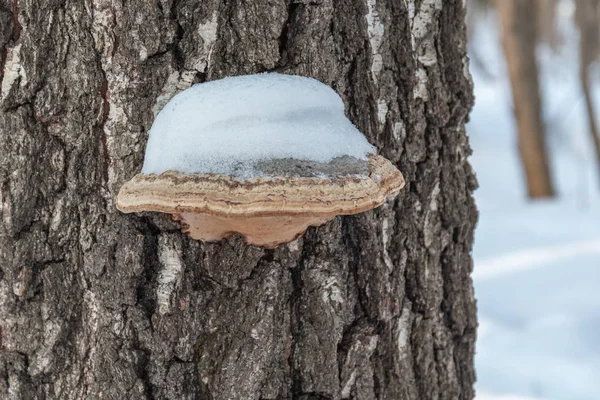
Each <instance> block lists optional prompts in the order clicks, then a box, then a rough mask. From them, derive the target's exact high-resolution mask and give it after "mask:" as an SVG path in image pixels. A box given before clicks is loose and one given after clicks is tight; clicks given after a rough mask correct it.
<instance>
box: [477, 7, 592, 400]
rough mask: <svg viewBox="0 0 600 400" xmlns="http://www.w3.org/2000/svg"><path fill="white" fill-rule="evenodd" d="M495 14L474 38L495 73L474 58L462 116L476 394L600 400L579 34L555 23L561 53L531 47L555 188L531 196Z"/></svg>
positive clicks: (523, 399)
mask: <svg viewBox="0 0 600 400" xmlns="http://www.w3.org/2000/svg"><path fill="white" fill-rule="evenodd" d="M562 3H565V4H566V3H569V2H567V1H563V2H562ZM562 3H561V4H562ZM562 9H563V10H564V9H565V7H562ZM562 14H565V13H563V12H562V11H561V16H563V17H564V15H562ZM495 22H496V20H495V17H494V15H493V14H492V15H490V16H489V17H487V19H486V20H485V21H483V22H482V23H481V24H480V25H479V27H478V28H477V30H476V35H474V41H473V42H472V43H471V46H473V47H472V48H473V49H475V50H476V51H477V53H478V55H479V57H480V58H481V59H482V60H483V61H484V63H485V66H486V67H487V68H488V69H489V70H490V72H491V73H492V75H493V76H495V77H496V79H493V80H492V79H489V78H487V76H486V75H485V74H483V73H482V70H481V68H478V64H476V63H472V64H471V70H472V72H473V78H474V81H475V88H476V97H477V103H476V105H475V109H474V111H473V113H472V115H471V122H470V123H469V125H468V132H469V136H470V141H471V145H472V147H473V151H474V153H473V156H472V157H471V159H470V161H471V163H472V164H473V166H474V169H475V172H476V173H477V177H478V180H479V183H480V189H479V190H478V191H477V192H476V199H477V203H478V207H479V209H480V221H479V224H478V227H477V231H476V240H475V249H474V258H475V270H474V274H473V278H474V283H475V294H476V297H477V305H478V312H479V323H480V326H479V332H478V341H477V354H476V372H477V380H478V382H477V384H476V389H477V400H597V399H600V379H599V377H600V290H599V287H600V186H599V183H600V177H598V176H597V166H596V164H595V160H594V154H593V149H592V146H591V142H590V140H589V133H588V131H587V122H586V116H585V113H584V103H583V99H582V97H581V92H580V91H579V83H578V80H577V79H578V77H577V72H578V66H577V63H576V62H574V60H577V53H576V51H577V46H578V45H577V34H576V33H575V31H574V29H573V27H572V26H570V24H565V23H564V21H563V22H562V23H561V25H562V29H563V30H564V31H565V35H566V36H565V41H564V45H563V47H562V48H561V53H560V54H559V55H558V56H557V55H552V54H551V53H550V51H548V50H547V49H541V51H540V54H539V56H540V60H542V61H543V65H544V68H543V71H542V76H543V78H542V79H543V82H544V87H543V93H544V99H543V100H544V102H545V116H546V120H547V121H548V129H549V131H548V133H549V139H550V140H549V144H550V150H551V157H552V160H553V163H552V167H553V173H554V176H555V181H556V186H557V189H558V192H559V197H558V198H557V199H556V200H551V201H528V200H527V199H526V193H525V183H524V180H523V177H522V174H521V169H520V164H519V160H518V155H517V147H516V140H515V135H514V123H513V117H512V110H511V107H512V105H511V95H510V90H509V86H508V81H507V79H506V72H505V69H504V68H505V67H504V61H503V60H502V54H501V47H500V45H499V39H498V37H497V32H496V31H495V29H494V27H495ZM549 59H551V61H552V62H551V63H549V62H547V61H548V60H549ZM595 74H596V76H597V75H598V74H597V72H595ZM599 89H600V88H599V87H598V86H596V87H595V94H596V106H598V107H600V90H599ZM598 113H599V115H600V110H598Z"/></svg>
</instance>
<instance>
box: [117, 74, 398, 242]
mask: <svg viewBox="0 0 600 400" xmlns="http://www.w3.org/2000/svg"><path fill="white" fill-rule="evenodd" d="M375 151H376V149H375V147H373V146H372V145H371V144H369V143H368V141H367V140H366V138H365V137H364V136H363V135H362V133H360V131H358V129H357V128H356V127H355V126H354V125H353V124H352V123H351V122H350V121H349V120H348V119H347V118H346V117H345V115H344V104H343V102H342V100H341V98H340V97H339V96H338V95H337V93H335V91H334V90H333V89H331V88H330V87H329V86H327V85H325V84H323V83H321V82H319V81H317V80H315V79H312V78H305V77H299V76H292V75H282V74H276V73H267V74H259V75H248V76H238V77H230V78H225V79H221V80H217V81H212V82H208V83H202V84H198V85H194V86H192V87H191V88H189V89H187V90H184V91H183V92H181V93H179V94H178V95H176V96H175V97H174V98H173V99H172V100H171V101H170V102H169V103H168V104H167V105H166V106H165V108H164V109H163V110H162V111H161V112H160V113H159V115H158V116H157V118H156V120H155V121H154V124H153V125H152V128H151V130H150V137H149V140H148V145H147V148H146V156H145V159H144V166H143V169H142V173H141V174H138V175H136V176H135V177H134V178H133V179H131V180H130V181H129V182H127V183H125V184H124V185H123V187H122V188H121V190H120V192H119V195H118V197H117V208H118V209H119V210H121V211H123V212H126V213H127V212H139V211H156V212H163V213H169V214H172V217H173V219H174V220H176V221H179V222H180V224H181V227H182V231H183V232H185V233H188V234H189V235H190V236H191V237H192V238H194V239H199V240H203V241H217V240H220V239H223V238H226V237H228V236H230V235H231V234H233V233H239V234H241V235H243V236H244V238H245V241H246V243H248V244H252V245H257V246H264V247H268V248H273V247H277V246H278V245H279V244H281V243H286V242H290V241H292V240H294V239H296V238H297V237H299V236H300V235H302V234H303V233H304V231H305V230H306V229H307V228H308V227H309V226H318V225H321V224H324V223H325V222H327V221H329V220H330V219H332V218H334V217H335V216H336V215H348V214H355V213H359V212H362V211H366V210H369V209H371V208H375V207H377V206H379V205H381V204H382V203H383V202H384V201H385V199H386V198H387V197H388V196H392V195H396V194H397V193H398V192H399V191H400V189H401V188H402V187H403V186H404V178H403V177H402V174H401V173H400V171H398V169H396V167H394V166H393V165H392V163H391V162H389V161H388V160H386V159H385V158H383V157H382V156H379V155H377V154H375Z"/></svg>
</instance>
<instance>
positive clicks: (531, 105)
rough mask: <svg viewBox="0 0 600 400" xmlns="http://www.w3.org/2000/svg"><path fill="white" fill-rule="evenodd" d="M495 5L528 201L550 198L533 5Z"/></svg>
mask: <svg viewBox="0 0 600 400" xmlns="http://www.w3.org/2000/svg"><path fill="white" fill-rule="evenodd" d="M495 5H496V8H497V10H498V13H499V14H500V20H501V23H502V31H503V32H502V43H503V47H504V56H505V58H506V63H507V66H508V73H509V77H510V84H511V87H512V97H513V105H514V114H515V119H516V122H517V130H518V135H519V152H520V154H521V164H522V165H523V170H524V172H525V177H526V179H527V191H528V193H529V197H531V198H540V197H553V196H554V186H553V184H552V177H551V175H550V167H549V164H548V152H547V148H546V129H545V126H544V121H543V118H542V99H541V96H540V85H539V73H538V66H537V60H536V55H535V48H536V46H537V32H536V31H537V25H536V23H535V21H536V20H537V15H536V8H537V7H536V3H535V2H534V1H531V0H495Z"/></svg>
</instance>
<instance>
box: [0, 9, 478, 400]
mask: <svg viewBox="0 0 600 400" xmlns="http://www.w3.org/2000/svg"><path fill="white" fill-rule="evenodd" d="M2 1H4V2H5V4H4V7H3V8H2V10H4V11H2V12H0V20H1V21H4V20H6V19H7V18H8V20H11V21H12V20H13V19H12V17H13V16H14V17H15V18H14V20H15V21H18V22H19V26H18V27H19V29H20V31H19V32H20V33H19V34H18V35H16V34H12V33H11V35H10V37H9V38H8V39H7V40H6V41H5V42H4V43H5V44H3V47H2V53H4V54H6V57H5V58H4V59H3V65H0V69H1V70H2V71H4V75H3V80H2V97H1V99H0V102H1V103H0V107H1V112H0V198H1V202H0V206H1V208H0V217H1V223H0V398H2V399H83V398H99V397H102V399H124V398H125V399H215V400H216V399H219V400H221V399H244V400H246V399H342V398H343V399H350V398H352V399H393V400H396V399H471V398H473V396H474V392H473V382H474V380H475V375H474V370H473V355H474V342H475V335H476V324H477V323H476V311H475V301H474V299H473V287H472V282H471V279H470V276H469V275H470V272H471V270H472V261H471V257H470V251H471V248H472V240H473V229H474V226H475V221H476V216H477V213H476V209H475V206H474V203H473V199H472V191H473V190H474V189H475V187H476V182H475V178H474V176H473V173H472V171H471V168H470V166H469V164H468V162H467V156H468V155H469V153H470V148H469V145H468V142H467V137H466V135H465V128H464V122H465V120H466V118H467V114H468V112H469V110H470V108H471V106H472V102H473V97H472V85H471V82H470V78H469V75H468V70H467V65H468V64H467V57H466V50H465V46H466V43H465V42H466V37H465V36H466V35H465V33H466V32H465V31H466V29H465V24H464V17H465V10H464V8H463V1H462V0H456V1H443V2H442V1H441V0H425V1H418V2H416V1H415V2H413V1H406V2H403V1H389V0H388V1H384V0H377V1H375V0H339V1H333V0H318V1H293V2H292V1H289V0H288V1H286V0H273V1H269V2H260V1H257V0H237V1H232V0H202V1H201V0H160V1H156V2H148V1H145V0H130V1H127V2H121V1H113V0H93V1H91V0H85V1H80V0H77V1H75V0H67V1H65V0H62V1H61V0H40V1H33V2H32V1H25V0H8V2H7V0H2ZM9 3H10V4H9ZM11 29H12V30H13V31H14V29H17V25H14V26H13V25H11ZM0 39H2V38H0ZM0 43H3V42H2V40H0ZM261 71H278V72H282V73H294V74H300V75H305V76H312V77H315V78H317V79H319V80H321V81H323V82H325V83H327V84H329V85H331V86H332V87H333V88H335V90H336V91H337V92H339V93H340V94H341V96H342V97H343V99H344V101H345V103H346V109H347V113H348V116H349V117H350V118H351V119H352V120H353V121H354V123H355V124H356V125H357V126H358V127H359V128H360V129H361V130H362V131H363V132H365V133H366V134H367V137H368V138H369V139H370V140H371V141H372V142H373V143H374V144H376V145H377V146H378V148H379V149H380V150H381V152H382V153H383V154H384V155H385V156H386V157H388V158H389V159H391V160H392V161H393V162H394V163H396V165H398V167H399V168H400V169H401V170H402V171H403V173H404V174H405V176H406V178H407V180H408V185H407V187H406V188H405V189H404V190H403V192H402V193H401V195H400V196H399V197H398V198H397V199H395V200H394V201H390V202H388V203H386V204H385V205H384V206H382V207H381V208H379V209H377V210H374V211H370V212H366V213H363V214H359V215H356V216H350V217H339V218H337V219H335V220H333V221H332V222H330V223H328V224H326V225H324V226H322V227H319V228H311V229H309V231H308V232H307V233H306V235H305V236H304V237H302V238H300V239H299V240H297V241H296V242H294V243H291V244H289V245H284V246H281V247H280V248H278V249H276V250H263V249H260V248H255V247H249V246H245V245H244V244H243V242H242V241H241V240H240V239H239V237H233V238H231V239H228V240H224V241H222V242H220V243H216V244H205V243H200V242H197V241H194V240H191V239H189V238H187V237H186V236H184V235H182V234H181V233H180V232H179V230H178V227H177V226H176V225H175V224H174V223H173V222H171V221H170V220H169V219H168V218H167V217H166V216H165V215H160V214H152V213H148V214H139V215H124V214H121V213H119V212H118V211H117V210H116V209H115V202H114V198H115V194H116V193H117V191H118V189H119V187H120V185H121V184H122V183H123V182H124V181H126V180H127V179H129V178H131V177H132V176H133V175H134V174H135V173H137V172H139V170H140V168H141V164H142V160H143V155H144V147H145V143H146V139H147V133H146V132H147V131H148V129H149V128H150V126H151V124H152V121H153V118H154V116H155V114H156V113H157V112H158V111H159V110H160V108H161V107H162V106H163V105H164V104H165V102H166V101H167V100H168V99H169V98H170V97H172V96H173V95H174V94H175V93H177V92H178V91H181V90H183V89H184V88H186V87H188V86H190V85H191V84H192V83H194V82H203V81H206V80H213V79H217V78H221V77H224V76H229V75H237V74H245V73H255V72H261ZM199 112H201V110H199Z"/></svg>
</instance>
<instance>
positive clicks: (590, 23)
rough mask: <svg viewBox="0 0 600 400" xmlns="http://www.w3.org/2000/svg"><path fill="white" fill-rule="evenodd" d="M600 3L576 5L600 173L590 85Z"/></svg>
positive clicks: (582, 75) (599, 135)
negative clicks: (590, 70)
mask: <svg viewBox="0 0 600 400" xmlns="http://www.w3.org/2000/svg"><path fill="white" fill-rule="evenodd" d="M599 4H600V3H599V2H598V1H597V0H593V1H592V0H581V1H578V2H577V3H576V11H575V19H576V21H577V25H578V26H579V53H580V57H579V62H580V65H579V79H580V82H581V89H582V91H583V96H584V98H585V107H586V111H587V115H588V123H589V132H590V137H591V139H592V143H593V144H594V151H595V153H596V160H597V162H598V171H599V172H600V131H599V130H598V123H597V121H596V108H595V106H594V100H593V97H592V90H591V85H590V72H589V69H590V65H591V64H592V63H593V62H594V60H595V59H596V58H597V57H598V53H599V50H600V49H599V48H600V29H599V28H598V23H599V22H600V5H599ZM599 176H600V174H599Z"/></svg>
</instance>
